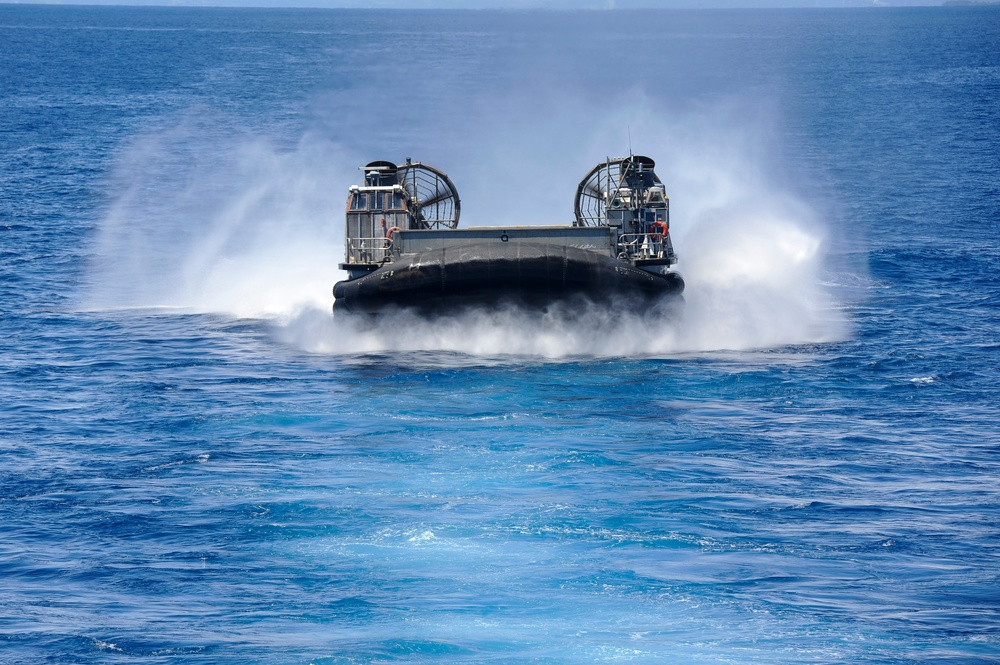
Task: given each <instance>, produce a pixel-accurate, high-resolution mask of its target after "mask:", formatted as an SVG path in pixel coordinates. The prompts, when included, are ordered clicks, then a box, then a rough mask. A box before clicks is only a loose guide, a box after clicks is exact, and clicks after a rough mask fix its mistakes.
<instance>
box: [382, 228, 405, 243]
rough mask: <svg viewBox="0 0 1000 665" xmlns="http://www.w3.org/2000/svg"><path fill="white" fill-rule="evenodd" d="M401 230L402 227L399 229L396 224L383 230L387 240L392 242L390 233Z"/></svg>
mask: <svg viewBox="0 0 1000 665" xmlns="http://www.w3.org/2000/svg"><path fill="white" fill-rule="evenodd" d="M402 230H403V229H401V228H400V227H398V226H393V227H392V228H390V229H389V230H388V231H386V232H385V237H386V238H387V239H388V240H389V242H392V234H393V233H395V232H396V231H402Z"/></svg>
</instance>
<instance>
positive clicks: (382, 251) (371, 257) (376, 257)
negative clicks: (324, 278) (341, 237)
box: [347, 236, 392, 263]
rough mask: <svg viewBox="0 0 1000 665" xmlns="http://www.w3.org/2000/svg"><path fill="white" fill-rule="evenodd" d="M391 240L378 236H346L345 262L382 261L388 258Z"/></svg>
mask: <svg viewBox="0 0 1000 665" xmlns="http://www.w3.org/2000/svg"><path fill="white" fill-rule="evenodd" d="M391 249H392V240H391V239H390V238H386V237H385V236H380V237H378V238H348V239H347V263H384V262H385V261H386V259H388V258H390V251H391Z"/></svg>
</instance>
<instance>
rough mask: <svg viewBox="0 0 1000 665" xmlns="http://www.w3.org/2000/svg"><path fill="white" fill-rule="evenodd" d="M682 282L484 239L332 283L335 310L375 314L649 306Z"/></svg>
mask: <svg viewBox="0 0 1000 665" xmlns="http://www.w3.org/2000/svg"><path fill="white" fill-rule="evenodd" d="M683 290H684V280H682V279H681V277H680V275H677V274H676V273H669V274H667V275H663V276H660V275H656V274H653V273H649V272H646V271H645V270H640V269H638V268H636V267H634V266H632V265H631V264H629V263H628V262H626V261H619V260H617V259H614V258H612V257H610V256H605V255H602V254H598V253H596V252H591V251H587V250H582V249H576V248H574V247H565V246H563V245H544V244H536V243H519V242H507V243H498V242H488V243H481V244H472V245H465V246H463V247H459V248H450V249H440V250H435V251H431V252H424V253H421V254H407V255H403V257H402V258H401V259H400V260H398V261H395V262H393V263H388V264H386V265H384V266H382V267H380V268H378V269H377V270H375V271H373V272H370V273H368V274H367V275H365V276H363V277H358V278H357V279H351V280H345V281H342V282H337V284H336V285H335V286H334V287H333V295H334V297H335V298H336V301H335V303H334V309H335V311H347V312H364V313H377V312H379V311H382V310H384V309H386V308H387V307H413V308H417V309H422V310H442V309H451V308H458V307H467V306H470V305H494V304H498V303H502V302H505V301H510V302H512V303H515V304H519V305H524V306H529V307H537V306H545V305H547V304H549V303H552V302H554V301H557V300H561V299H566V298H570V297H577V296H583V297H586V298H588V299H590V300H592V301H595V302H602V301H607V300H620V299H622V298H627V299H629V300H634V301H636V302H637V303H640V304H641V303H643V302H646V303H650V304H651V303H653V302H656V301H658V300H660V299H661V298H664V297H668V296H679V295H680V294H681V292H682V291H683Z"/></svg>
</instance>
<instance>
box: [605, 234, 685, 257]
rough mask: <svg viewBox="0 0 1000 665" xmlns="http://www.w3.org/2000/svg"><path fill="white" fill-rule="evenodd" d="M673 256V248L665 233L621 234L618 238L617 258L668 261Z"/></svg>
mask: <svg viewBox="0 0 1000 665" xmlns="http://www.w3.org/2000/svg"><path fill="white" fill-rule="evenodd" d="M673 254H674V247H673V244H672V243H671V242H670V236H669V235H668V234H666V233H623V234H621V235H620V236H618V257H619V258H621V259H629V260H632V259H669V258H670V257H672V256H673Z"/></svg>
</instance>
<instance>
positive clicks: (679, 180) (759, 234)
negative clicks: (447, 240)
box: [284, 104, 848, 358]
mask: <svg viewBox="0 0 1000 665" xmlns="http://www.w3.org/2000/svg"><path fill="white" fill-rule="evenodd" d="M626 124H629V125H631V126H632V127H635V128H637V130H636V134H637V135H639V134H641V135H642V136H643V139H642V140H643V146H644V147H643V150H644V151H646V152H648V153H650V154H654V155H656V156H657V162H658V169H659V170H660V172H661V174H662V179H663V180H664V182H665V184H666V186H667V191H668V193H669V194H670V195H671V202H672V205H671V208H672V230H673V232H674V233H675V234H676V238H677V240H676V241H675V246H676V248H677V250H678V252H679V254H680V256H681V263H680V266H679V267H680V269H681V272H682V274H683V275H684V277H685V280H686V282H687V290H686V292H685V299H686V301H687V303H686V305H685V306H683V307H681V308H664V309H661V310H659V311H656V312H652V313H648V314H638V313H635V312H632V311H629V310H628V308H627V307H626V308H620V307H619V308H611V309H609V308H607V307H605V306H603V305H595V304H592V303H582V304H581V303H576V305H575V306H572V307H569V306H567V305H562V306H557V307H555V308H550V309H549V310H546V311H544V312H528V311H524V310H519V309H517V308H513V307H510V308H500V309H497V310H485V309H472V310H469V311H467V312H465V313H463V314H454V315H452V316H449V317H440V318H435V319H433V320H426V319H422V318H420V317H418V316H416V315H415V314H413V313H412V312H398V313H396V314H394V315H389V316H386V317H382V318H381V319H379V320H378V321H376V322H375V323H371V322H369V323H367V324H364V325H361V324H359V323H358V320H351V319H349V318H345V317H337V320H336V321H334V322H331V323H329V325H326V324H322V323H317V320H316V319H315V317H313V316H309V315H305V316H303V317H300V318H297V319H293V320H291V321H290V322H289V323H288V328H287V330H285V333H286V334H285V337H284V338H285V339H286V340H288V341H291V342H293V343H296V344H299V345H301V346H303V347H305V348H308V349H310V350H314V351H321V352H332V353H366V352H382V351H414V350H432V351H457V352H462V353H469V354H477V355H503V354H523V355H529V356H540V357H547V358H562V357H571V356H578V355H594V356H627V355H650V354H654V355H659V354H674V353H685V352H704V351H714V350H722V349H730V350H745V349H754V348H770V347H775V346H783V345H788V344H803V343H813V342H823V341H832V340H837V339H842V338H844V337H845V336H846V334H847V330H848V327H847V324H846V321H845V319H844V316H843V314H842V311H841V310H840V309H839V308H838V307H837V305H836V302H835V301H834V299H833V297H832V295H831V294H830V292H829V291H828V290H827V289H826V288H824V286H823V276H824V271H825V270H826V266H825V258H826V251H827V245H826V242H827V234H826V229H825V227H824V223H823V220H822V219H820V217H819V216H818V215H817V214H816V212H815V211H814V210H813V209H812V208H811V207H810V206H809V205H808V204H807V203H806V202H805V201H804V200H802V199H801V198H799V197H796V196H795V195H794V193H793V192H791V191H789V189H788V188H786V187H782V186H779V185H778V184H777V183H776V181H777V180H778V179H779V178H780V176H781V169H780V168H778V167H776V166H775V163H776V157H775V155H774V154H773V153H772V152H770V151H769V146H770V141H769V139H771V138H773V135H772V134H770V132H769V131H768V127H769V124H768V123H767V121H766V114H763V113H757V114H754V113H750V112H748V111H747V110H746V109H743V108H741V107H739V106H737V105H732V106H722V107H719V108H713V109H700V110H699V113H697V114H692V115H690V116H668V115H665V114H653V113H651V112H649V111H648V106H647V105H644V104H638V105H636V106H633V107H631V108H630V110H629V111H628V113H625V112H624V111H623V112H622V113H621V114H619V115H612V116H609V117H608V118H607V121H606V122H604V123H599V124H598V129H597V130H596V131H595V132H594V133H593V138H592V139H590V140H589V142H590V143H593V144H602V143H605V142H606V143H609V144H610V143H611V142H612V141H611V140H610V139H609V137H612V138H613V135H614V132H613V131H612V130H611V129H608V128H609V127H612V126H616V127H622V126H625V125H626ZM609 152H610V150H609ZM531 200H532V199H531V194H530V192H526V193H525V195H524V197H523V199H522V203H526V204H529V209H530V202H531ZM567 200H568V199H567ZM473 214H474V213H470V215H469V216H470V217H472V216H473Z"/></svg>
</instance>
